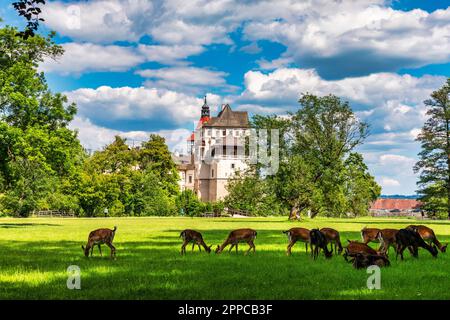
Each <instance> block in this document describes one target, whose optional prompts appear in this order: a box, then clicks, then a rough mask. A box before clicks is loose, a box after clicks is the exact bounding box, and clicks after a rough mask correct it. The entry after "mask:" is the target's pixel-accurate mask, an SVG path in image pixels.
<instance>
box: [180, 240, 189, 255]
mask: <svg viewBox="0 0 450 320" xmlns="http://www.w3.org/2000/svg"><path fill="white" fill-rule="evenodd" d="M188 243H189V242H187V241H186V240H184V241H183V244H182V245H181V254H182V255H183V254H186V246H187V245H188Z"/></svg>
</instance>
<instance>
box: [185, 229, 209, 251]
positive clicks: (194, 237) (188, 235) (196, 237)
mask: <svg viewBox="0 0 450 320" xmlns="http://www.w3.org/2000/svg"><path fill="white" fill-rule="evenodd" d="M180 237H181V238H183V245H182V246H181V254H186V246H187V245H188V244H189V243H190V242H192V251H194V246H195V245H197V246H198V250H200V251H202V249H201V247H200V246H203V248H205V251H206V252H208V253H210V252H211V247H212V245H211V246H209V247H208V246H207V245H206V243H205V241H203V237H202V234H201V233H200V232H197V231H195V230H191V229H186V230H183V231H181V233H180Z"/></svg>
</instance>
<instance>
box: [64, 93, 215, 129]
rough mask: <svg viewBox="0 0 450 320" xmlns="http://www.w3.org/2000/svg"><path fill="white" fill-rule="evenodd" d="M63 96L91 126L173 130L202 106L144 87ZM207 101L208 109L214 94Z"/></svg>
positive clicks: (193, 100)
mask: <svg viewBox="0 0 450 320" xmlns="http://www.w3.org/2000/svg"><path fill="white" fill-rule="evenodd" d="M65 94H66V95H67V96H68V98H69V101H73V102H76V103H77V105H78V114H79V116H80V117H83V118H88V119H90V120H91V121H93V122H94V123H96V121H99V122H100V121H101V122H111V123H114V122H116V121H121V122H124V121H147V122H152V121H153V122H154V123H155V124H156V123H165V124H166V126H168V127H177V126H179V125H184V124H186V123H189V122H193V121H196V120H198V118H199V114H200V108H201V106H202V105H203V101H202V99H201V98H196V97H193V96H189V95H186V94H183V93H178V92H175V91H170V90H162V89H157V88H146V87H138V88H131V87H119V88H112V87H109V86H101V87H98V88H97V89H89V88H82V89H77V90H74V91H70V92H66V93H65ZM208 100H209V101H210V102H211V105H212V106H213V105H217V104H218V103H219V97H218V96H216V95H214V94H208ZM212 110H213V111H214V110H215V108H214V107H213V108H212Z"/></svg>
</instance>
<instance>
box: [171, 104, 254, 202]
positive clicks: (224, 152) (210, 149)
mask: <svg viewBox="0 0 450 320" xmlns="http://www.w3.org/2000/svg"><path fill="white" fill-rule="evenodd" d="M249 129H250V125H249V121H248V114H247V112H246V111H233V110H231V107H230V106H229V105H228V104H226V105H223V106H222V109H221V111H220V112H219V114H218V115H217V117H211V116H210V110H209V106H208V104H207V102H206V97H205V100H204V104H203V106H202V108H201V115H200V120H199V122H198V124H197V128H196V130H195V131H194V132H193V133H192V134H191V135H190V137H188V139H187V142H188V153H189V154H188V155H186V156H174V160H175V162H176V163H177V167H178V171H179V174H180V181H179V185H180V188H181V190H186V189H190V190H192V191H194V192H195V193H196V194H197V195H198V197H199V198H200V199H201V200H203V201H217V200H220V199H223V198H224V197H225V196H226V195H227V194H228V192H227V190H226V185H227V183H228V181H229V180H230V179H232V178H233V177H234V176H235V173H236V172H237V171H241V172H242V171H245V170H246V169H247V167H248V165H247V162H246V160H247V156H246V154H245V138H246V137H247V136H248V135H249V133H250V132H249Z"/></svg>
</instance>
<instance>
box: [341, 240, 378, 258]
mask: <svg viewBox="0 0 450 320" xmlns="http://www.w3.org/2000/svg"><path fill="white" fill-rule="evenodd" d="M347 241H348V245H347V247H346V248H345V251H344V255H343V257H344V259H345V261H347V262H353V260H350V261H349V260H348V257H351V258H353V259H354V258H355V257H356V255H357V254H358V253H362V254H370V255H374V256H385V254H384V253H383V252H381V251H377V250H375V249H373V248H371V247H369V246H368V245H367V244H365V243H361V242H358V241H351V240H347Z"/></svg>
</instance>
